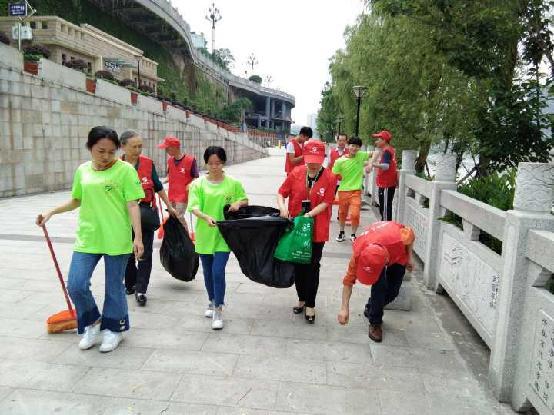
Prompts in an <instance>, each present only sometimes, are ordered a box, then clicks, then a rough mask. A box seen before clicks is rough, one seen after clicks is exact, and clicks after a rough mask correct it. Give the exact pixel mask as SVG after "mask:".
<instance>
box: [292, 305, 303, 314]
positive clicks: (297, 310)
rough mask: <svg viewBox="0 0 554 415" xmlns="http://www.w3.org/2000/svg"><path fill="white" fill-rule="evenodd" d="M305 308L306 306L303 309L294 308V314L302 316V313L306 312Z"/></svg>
mask: <svg viewBox="0 0 554 415" xmlns="http://www.w3.org/2000/svg"><path fill="white" fill-rule="evenodd" d="M304 307H305V306H302V307H292V312H293V313H294V314H302V312H303V311H304Z"/></svg>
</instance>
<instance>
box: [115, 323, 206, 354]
mask: <svg viewBox="0 0 554 415" xmlns="http://www.w3.org/2000/svg"><path fill="white" fill-rule="evenodd" d="M207 338H208V334H207V333H198V332H192V331H186V330H183V329H181V328H180V327H175V328H173V329H171V330H160V329H158V328H151V329H142V328H136V327H135V328H133V329H131V330H130V331H129V335H128V336H127V337H126V339H125V344H126V346H128V347H148V348H153V349H154V348H156V349H179V350H183V351H184V350H194V351H198V350H200V349H201V348H202V345H203V344H204V342H205V341H206V339H207Z"/></svg>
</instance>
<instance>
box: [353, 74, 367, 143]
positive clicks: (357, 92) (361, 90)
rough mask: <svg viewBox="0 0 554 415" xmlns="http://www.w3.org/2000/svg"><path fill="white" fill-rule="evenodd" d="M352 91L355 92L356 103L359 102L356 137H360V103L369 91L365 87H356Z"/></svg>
mask: <svg viewBox="0 0 554 415" xmlns="http://www.w3.org/2000/svg"><path fill="white" fill-rule="evenodd" d="M352 90H353V91H354V95H355V96H356V101H357V109H356V133H355V136H356V137H358V135H359V134H360V103H361V102H362V98H363V97H364V95H365V92H366V91H367V87H365V86H363V85H355V86H353V87H352Z"/></svg>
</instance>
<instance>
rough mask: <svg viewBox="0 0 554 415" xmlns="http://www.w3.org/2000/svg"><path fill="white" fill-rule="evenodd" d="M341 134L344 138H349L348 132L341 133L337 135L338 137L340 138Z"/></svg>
mask: <svg viewBox="0 0 554 415" xmlns="http://www.w3.org/2000/svg"><path fill="white" fill-rule="evenodd" d="M341 136H342V137H344V138H346V140H348V134H346V133H340V134H338V135H337V139H338V138H339V137H341Z"/></svg>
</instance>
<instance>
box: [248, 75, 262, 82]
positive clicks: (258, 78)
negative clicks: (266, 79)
mask: <svg viewBox="0 0 554 415" xmlns="http://www.w3.org/2000/svg"><path fill="white" fill-rule="evenodd" d="M248 80H250V81H252V82H256V83H257V84H261V83H262V77H261V76H260V75H252V76H250V78H248Z"/></svg>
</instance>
